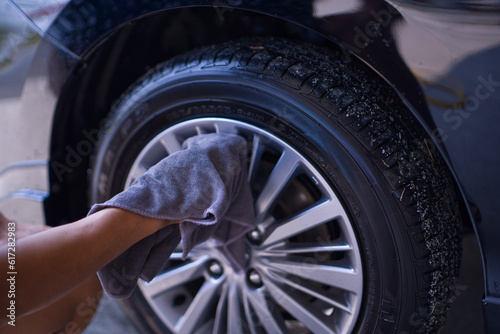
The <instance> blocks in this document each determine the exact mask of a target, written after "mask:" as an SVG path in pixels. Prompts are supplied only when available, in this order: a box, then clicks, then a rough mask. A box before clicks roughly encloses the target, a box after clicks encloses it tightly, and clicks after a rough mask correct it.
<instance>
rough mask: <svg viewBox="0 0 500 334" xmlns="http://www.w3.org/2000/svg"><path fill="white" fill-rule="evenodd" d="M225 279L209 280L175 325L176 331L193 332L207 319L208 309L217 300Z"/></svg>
mask: <svg viewBox="0 0 500 334" xmlns="http://www.w3.org/2000/svg"><path fill="white" fill-rule="evenodd" d="M222 283H223V280H222V279H221V280H207V281H205V283H203V285H202V286H201V288H200V290H199V292H198V293H197V294H196V297H195V298H194V300H193V301H192V302H191V304H190V305H189V308H188V309H187V311H186V312H185V313H184V315H183V316H182V317H181V318H180V320H179V322H178V323H177V325H176V326H175V332H176V333H186V334H188V333H193V332H194V329H195V328H197V327H198V326H199V325H201V324H202V322H203V321H204V320H205V318H206V316H207V313H206V310H208V309H210V308H211V306H212V305H213V304H214V303H215V302H216V300H217V296H218V294H219V293H220V289H221V286H222Z"/></svg>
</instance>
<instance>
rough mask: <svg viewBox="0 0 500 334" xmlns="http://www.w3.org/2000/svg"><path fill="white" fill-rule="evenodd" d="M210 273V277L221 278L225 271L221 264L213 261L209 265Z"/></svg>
mask: <svg viewBox="0 0 500 334" xmlns="http://www.w3.org/2000/svg"><path fill="white" fill-rule="evenodd" d="M208 272H209V273H210V276H213V277H220V276H221V275H222V273H223V272H224V270H223V269H222V266H221V265H220V263H219V262H217V261H215V260H213V261H211V262H210V263H209V265H208Z"/></svg>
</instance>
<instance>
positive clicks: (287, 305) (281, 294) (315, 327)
mask: <svg viewBox="0 0 500 334" xmlns="http://www.w3.org/2000/svg"><path fill="white" fill-rule="evenodd" d="M266 286H268V291H269V292H270V294H271V296H273V298H274V300H275V301H276V302H277V303H278V304H280V305H281V306H282V307H283V308H284V309H285V310H286V311H287V312H289V313H290V314H291V315H293V316H294V317H295V318H296V319H297V320H299V321H301V322H302V323H303V324H304V325H306V326H307V327H308V328H309V329H310V330H311V331H312V332H314V333H336V332H335V331H333V330H332V329H331V326H332V324H331V323H330V321H329V319H328V317H327V316H326V315H325V314H323V313H321V312H319V311H318V310H316V309H313V308H309V307H307V305H308V303H307V302H306V301H304V300H303V298H301V297H299V296H297V295H296V293H295V292H294V291H292V290H291V289H289V288H287V287H286V286H285V285H283V284H276V283H275V282H273V281H272V280H266Z"/></svg>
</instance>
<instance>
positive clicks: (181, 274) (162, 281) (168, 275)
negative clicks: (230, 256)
mask: <svg viewBox="0 0 500 334" xmlns="http://www.w3.org/2000/svg"><path fill="white" fill-rule="evenodd" d="M208 259H209V257H208V256H204V257H202V258H200V259H198V260H196V261H193V262H191V263H188V264H186V265H183V266H180V267H178V268H176V269H173V270H170V271H167V272H165V273H163V274H160V275H158V276H156V277H155V278H154V279H153V280H152V281H151V282H150V283H143V286H142V291H143V293H144V294H145V295H146V296H148V297H150V298H154V297H155V296H157V295H158V294H160V293H162V292H164V291H166V290H170V289H173V288H175V287H178V286H181V285H185V284H188V283H189V282H190V281H192V280H193V279H195V278H198V277H201V276H202V275H203V274H204V271H205V270H204V267H203V266H204V264H205V263H206V262H207V261H208Z"/></svg>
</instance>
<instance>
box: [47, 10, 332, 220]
mask: <svg viewBox="0 0 500 334" xmlns="http://www.w3.org/2000/svg"><path fill="white" fill-rule="evenodd" d="M221 14H223V15H221ZM253 36H273V37H284V38H289V39H294V40H302V41H309V42H314V43H315V44H321V45H326V44H328V43H331V42H328V41H327V40H326V39H324V38H322V37H321V36H319V35H318V34H316V33H314V32H312V31H310V30H308V29H306V28H304V27H301V26H298V25H296V24H294V23H291V22H288V21H285V20H281V19H278V18H275V17H271V16H268V15H264V14H260V13H256V12H250V11H244V10H239V9H238V10H237V9H227V10H226V11H224V12H223V13H222V12H220V11H216V10H214V8H213V7H189V8H180V9H170V10H165V11H162V12H157V13H153V14H150V15H147V16H144V17H141V18H139V19H136V20H133V21H131V22H128V23H126V24H124V25H122V26H121V27H119V28H118V29H116V30H114V31H113V32H111V33H110V34H108V35H107V36H105V37H103V38H102V39H101V40H99V41H97V42H96V43H94V44H93V46H92V47H91V48H90V49H89V50H86V51H85V53H84V54H83V56H82V58H81V61H80V62H79V63H78V65H77V66H76V67H75V68H74V69H73V71H72V73H71V74H70V76H69V77H68V79H67V81H66V83H65V85H64V87H63V88H62V91H61V95H60V100H59V101H58V105H57V108H56V111H55V115H54V125H53V129H54V131H53V133H52V140H51V148H50V154H51V157H50V164H51V167H52V168H50V184H51V195H50V197H49V198H48V199H47V201H46V207H47V209H46V213H47V217H46V219H47V223H48V224H49V225H51V226H56V225H60V224H63V223H66V222H70V221H75V220H77V219H80V218H81V217H83V216H85V215H86V213H87V211H88V209H89V203H88V196H87V192H86V189H87V187H88V184H87V174H88V170H89V166H90V160H91V157H92V151H93V149H94V148H95V145H96V144H97V140H98V137H99V134H102V132H100V128H101V127H102V125H103V123H102V122H103V121H104V120H105V119H106V115H107V114H108V113H109V111H110V110H111V108H112V106H113V103H114V101H116V99H118V98H119V97H120V96H121V95H122V94H123V93H124V92H125V91H126V90H127V88H128V87H129V86H131V85H132V84H133V83H134V82H135V81H137V80H138V79H139V78H140V77H141V76H143V75H144V74H145V73H147V72H148V71H150V70H151V69H153V68H154V67H155V66H156V65H157V64H159V63H161V62H163V61H165V60H167V59H170V58H172V57H173V56H175V55H178V54H181V53H184V52H187V51H189V50H192V49H194V48H197V47H200V46H204V45H209V44H216V43H221V42H224V41H228V40H232V39H238V38H242V37H253ZM55 208H57V209H55Z"/></svg>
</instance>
